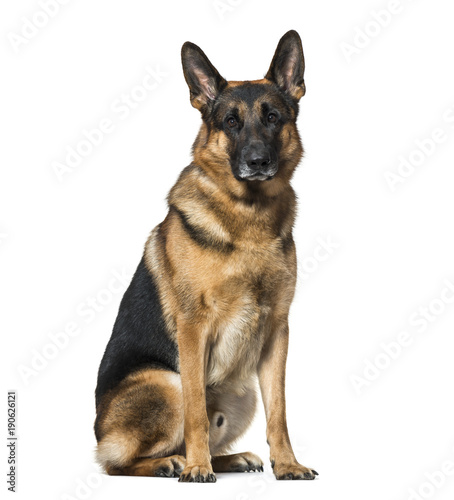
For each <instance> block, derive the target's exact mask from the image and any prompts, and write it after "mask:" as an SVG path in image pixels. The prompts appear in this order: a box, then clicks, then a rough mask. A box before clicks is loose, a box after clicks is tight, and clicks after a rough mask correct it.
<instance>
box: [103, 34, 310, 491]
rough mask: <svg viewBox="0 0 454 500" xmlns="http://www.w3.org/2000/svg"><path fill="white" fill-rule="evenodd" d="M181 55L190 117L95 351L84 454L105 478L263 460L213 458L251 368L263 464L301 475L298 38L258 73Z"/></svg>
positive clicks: (240, 406) (241, 467)
mask: <svg viewBox="0 0 454 500" xmlns="http://www.w3.org/2000/svg"><path fill="white" fill-rule="evenodd" d="M182 62H183V69H184V75H185V78H186V81H187V83H188V85H189V89H190V97H191V103H192V105H193V106H194V107H196V108H197V109H199V110H200V111H201V113H202V118H203V123H202V126H201V129H200V131H199V133H198V136H197V139H196V141H195V143H194V146H193V162H192V163H191V165H189V166H188V167H187V168H185V169H184V170H183V172H182V173H181V175H180V178H179V179H178V181H177V183H176V184H175V185H174V187H173V188H172V189H171V191H170V193H169V196H168V204H169V212H168V215H167V217H166V218H165V220H164V221H163V222H162V223H161V224H159V225H158V226H157V227H156V228H155V229H154V230H153V231H152V233H151V235H150V237H149V239H148V241H147V243H146V246H145V252H144V256H143V258H142V261H141V263H140V264H139V267H138V269H137V271H136V274H135V276H134V278H133V280H132V282H131V285H130V287H129V289H128V290H127V292H126V293H125V296H124V298H123V300H122V303H121V306H120V311H119V313H118V317H117V321H116V323H115V326H114V331H113V334H112V337H111V339H110V341H109V344H108V346H107V348H106V352H105V354H104V357H103V360H102V362H101V366H100V369H99V376H98V386H97V389H96V408H97V418H96V423H95V433H96V438H97V441H98V447H97V457H98V461H99V462H100V463H101V464H102V466H103V467H104V468H105V470H106V471H107V473H108V474H112V475H115V474H121V475H143V476H179V478H180V481H196V482H214V481H215V480H216V478H215V475H214V472H216V471H251V470H253V471H259V470H263V463H262V461H261V460H260V458H259V457H257V456H256V455H254V454H252V453H239V454H235V455H227V453H228V452H229V450H230V448H231V446H232V444H233V443H234V442H235V441H236V440H237V439H238V438H239V437H240V436H241V435H242V434H243V433H244V432H245V430H246V429H247V427H248V425H249V424H250V422H251V420H252V418H253V415H254V411H255V407H256V399H257V397H256V385H257V383H256V382H257V378H258V381H259V386H260V391H261V395H262V399H263V402H264V405H265V412H266V418H267V440H268V443H269V445H270V459H271V464H272V466H273V470H274V474H275V475H276V477H277V478H278V479H314V477H315V475H316V472H315V471H313V470H312V469H308V468H306V467H303V466H302V465H300V464H299V463H298V462H297V460H296V458H295V455H294V453H293V451H292V447H291V444H290V440H289V435H288V431H287V424H286V414H285V363H286V357H287V349H288V336H289V328H288V314H289V308H290V304H291V302H292V299H293V294H294V289H295V280H296V254H295V245H294V242H293V238H292V227H293V223H294V218H295V209H296V198H295V193H294V191H293V189H292V187H291V185H290V180H291V177H292V174H293V171H294V169H295V167H296V166H297V164H298V162H299V160H300V158H301V156H302V151H303V150H302V146H301V142H300V138H299V135H298V131H297V128H296V118H297V114H298V101H299V99H300V98H301V97H302V96H303V95H304V93H305V85H304V56H303V50H302V46H301V40H300V38H299V36H298V34H297V33H296V32H295V31H290V32H288V33H287V34H286V35H284V37H283V38H282V39H281V41H280V42H279V45H278V48H277V50H276V53H275V55H274V58H273V60H272V63H271V66H270V69H269V71H268V73H267V74H266V76H265V78H263V79H262V80H256V81H250V82H227V81H226V80H225V79H224V78H222V77H221V76H220V74H219V73H218V72H217V70H216V69H215V68H214V66H213V65H212V64H211V63H210V61H209V60H208V58H207V57H206V56H205V54H204V53H203V52H202V51H201V49H199V48H198V47H197V46H196V45H194V44H191V43H189V42H187V43H185V44H184V45H183V49H182Z"/></svg>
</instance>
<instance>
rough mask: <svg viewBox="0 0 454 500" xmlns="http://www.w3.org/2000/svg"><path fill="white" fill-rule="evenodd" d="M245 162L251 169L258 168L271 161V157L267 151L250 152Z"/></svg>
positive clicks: (265, 165)
mask: <svg viewBox="0 0 454 500" xmlns="http://www.w3.org/2000/svg"><path fill="white" fill-rule="evenodd" d="M246 163H247V166H248V167H249V168H250V169H251V170H260V169H262V168H265V167H267V166H268V165H269V164H270V163H271V158H270V155H269V153H265V152H263V153H252V154H250V155H249V158H247V159H246Z"/></svg>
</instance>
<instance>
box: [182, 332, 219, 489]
mask: <svg viewBox="0 0 454 500" xmlns="http://www.w3.org/2000/svg"><path fill="white" fill-rule="evenodd" d="M177 331H178V333H177V335H178V349H179V354H180V374H181V383H182V386H183V402H184V440H185V443H186V467H185V468H184V470H183V472H182V473H181V475H180V479H179V480H180V481H184V482H197V483H214V482H215V481H216V476H215V475H214V474H213V469H212V467H211V457H210V449H209V431H210V423H209V420H208V416H207V411H206V389H205V385H206V382H205V372H206V364H207V354H208V351H207V336H206V335H204V334H203V333H202V329H201V328H200V325H188V324H187V323H182V324H180V325H178V327H177Z"/></svg>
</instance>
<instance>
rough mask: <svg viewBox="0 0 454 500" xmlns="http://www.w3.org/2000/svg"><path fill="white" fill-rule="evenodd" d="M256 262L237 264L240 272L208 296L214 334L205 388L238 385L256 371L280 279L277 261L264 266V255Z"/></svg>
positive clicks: (250, 259) (276, 300)
mask: <svg viewBox="0 0 454 500" xmlns="http://www.w3.org/2000/svg"><path fill="white" fill-rule="evenodd" d="M256 259H257V257H253V258H251V257H250V258H249V259H248V262H247V265H245V266H244V267H243V268H242V266H241V265H240V263H237V265H238V268H239V269H240V271H239V272H238V273H235V274H233V275H232V276H231V277H229V278H227V279H226V280H224V281H223V282H222V283H221V284H220V285H219V286H218V287H217V288H216V289H215V290H213V292H212V294H211V296H210V297H211V302H210V304H209V306H210V313H211V314H212V318H213V322H212V325H213V328H214V332H213V342H212V344H211V349H210V353H209V359H208V371H207V383H208V385H212V384H219V383H223V382H225V381H227V380H230V381H238V382H241V380H246V379H248V378H250V376H251V375H252V374H253V373H255V372H256V367H257V363H258V361H259V359H260V355H261V351H262V347H263V344H264V341H265V339H266V337H267V336H268V335H269V333H270V327H271V323H272V317H273V309H274V308H275V305H276V302H278V301H279V297H278V296H276V294H279V290H280V286H279V285H280V282H281V280H282V277H283V272H282V271H283V270H282V269H281V267H280V266H278V265H277V264H276V259H275V260H274V263H269V265H264V264H265V263H264V262H263V256H262V262H261V263H259V262H258V261H256ZM241 268H242V269H241ZM257 270H259V271H258V272H257ZM284 274H285V273H284Z"/></svg>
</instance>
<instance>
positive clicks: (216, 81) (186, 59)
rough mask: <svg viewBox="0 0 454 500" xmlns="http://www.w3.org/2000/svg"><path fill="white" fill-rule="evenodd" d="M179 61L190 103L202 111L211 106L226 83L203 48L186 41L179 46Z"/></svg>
mask: <svg viewBox="0 0 454 500" xmlns="http://www.w3.org/2000/svg"><path fill="white" fill-rule="evenodd" d="M181 62H182V63H183V72H184V78H185V80H186V83H187V84H188V86H189V91H190V98H191V104H192V105H193V106H194V108H197V109H199V110H200V111H201V112H202V113H204V112H205V111H206V110H207V109H208V108H210V107H211V105H212V104H213V102H214V100H215V99H216V97H217V96H218V94H219V92H220V91H221V90H222V89H223V88H224V87H225V86H226V85H227V81H226V80H225V79H224V78H222V76H221V75H220V74H219V72H218V70H217V69H216V68H215V67H214V66H213V65H212V64H211V62H210V60H209V59H208V57H207V56H206V55H205V53H204V52H203V50H202V49H201V48H200V47H198V46H197V45H195V44H193V43H191V42H186V43H185V44H184V45H183V47H182V48H181Z"/></svg>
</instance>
